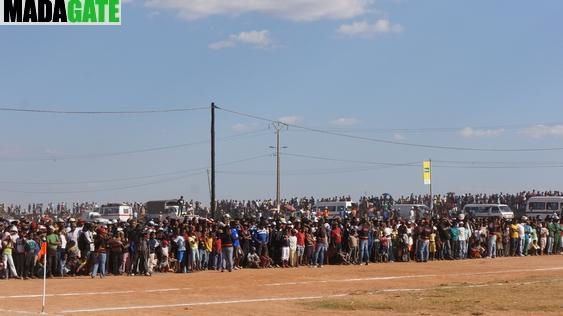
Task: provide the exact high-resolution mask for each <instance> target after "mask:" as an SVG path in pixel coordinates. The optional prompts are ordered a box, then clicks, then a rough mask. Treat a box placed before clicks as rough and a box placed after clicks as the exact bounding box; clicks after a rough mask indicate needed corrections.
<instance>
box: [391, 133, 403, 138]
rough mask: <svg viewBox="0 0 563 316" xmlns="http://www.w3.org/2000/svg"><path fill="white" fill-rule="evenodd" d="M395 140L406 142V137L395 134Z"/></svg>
mask: <svg viewBox="0 0 563 316" xmlns="http://www.w3.org/2000/svg"><path fill="white" fill-rule="evenodd" d="M393 139H394V140H405V136H403V135H401V134H399V133H395V134H393Z"/></svg>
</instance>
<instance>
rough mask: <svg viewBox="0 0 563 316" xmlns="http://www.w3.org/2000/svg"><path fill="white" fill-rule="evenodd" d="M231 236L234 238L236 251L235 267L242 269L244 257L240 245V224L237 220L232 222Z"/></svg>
mask: <svg viewBox="0 0 563 316" xmlns="http://www.w3.org/2000/svg"><path fill="white" fill-rule="evenodd" d="M231 238H232V239H233V251H234V269H235V270H238V269H241V266H240V259H241V258H242V255H243V254H242V249H241V247H240V236H239V226H238V225H237V224H236V222H231Z"/></svg>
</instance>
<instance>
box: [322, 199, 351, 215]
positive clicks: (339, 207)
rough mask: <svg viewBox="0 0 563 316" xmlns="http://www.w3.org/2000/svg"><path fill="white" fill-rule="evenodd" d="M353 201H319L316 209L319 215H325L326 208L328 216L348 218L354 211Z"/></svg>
mask: <svg viewBox="0 0 563 316" xmlns="http://www.w3.org/2000/svg"><path fill="white" fill-rule="evenodd" d="M352 207H353V203H352V202H350V201H343V202H317V203H315V207H314V210H315V211H316V212H317V216H323V213H324V212H325V210H327V211H328V218H334V217H340V218H347V217H349V216H350V213H352Z"/></svg>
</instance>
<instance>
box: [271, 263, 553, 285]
mask: <svg viewBox="0 0 563 316" xmlns="http://www.w3.org/2000/svg"><path fill="white" fill-rule="evenodd" d="M558 270H563V267H553V268H536V269H514V270H500V271H486V272H469V273H450V274H439V275H438V274H421V275H399V276H382V277H370V278H354V279H336V280H319V281H301V282H285V283H268V284H264V285H265V286H284V285H303V284H316V283H335V282H365V281H385V280H398V279H416V278H435V277H438V276H445V277H451V276H473V275H481V274H505V273H517V272H546V271H558Z"/></svg>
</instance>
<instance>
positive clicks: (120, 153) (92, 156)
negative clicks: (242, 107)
mask: <svg viewBox="0 0 563 316" xmlns="http://www.w3.org/2000/svg"><path fill="white" fill-rule="evenodd" d="M265 130H267V129H261V130H258V131H252V132H246V133H241V134H235V135H231V136H225V137H220V138H218V139H217V141H225V140H229V139H236V138H240V137H247V136H262V135H265V134H266V133H265V132H264V131H265ZM208 143H209V140H199V141H195V142H191V143H182V144H174V145H167V146H158V147H149V148H141V149H133V150H127V151H117V152H107V153H90V154H84V155H71V156H62V157H41V158H1V159H0V161H6V162H34V161H63V160H81V159H95V158H106V157H116V156H124V155H132V154H140V153H148V152H156V151H164V150H171V149H178V148H185V147H191V146H196V145H205V144H208Z"/></svg>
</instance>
